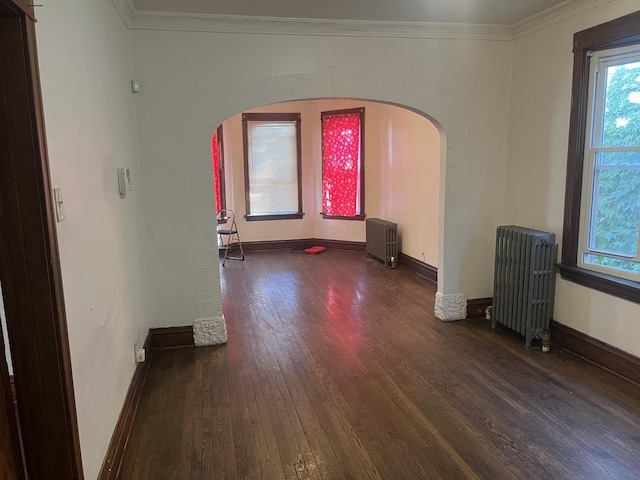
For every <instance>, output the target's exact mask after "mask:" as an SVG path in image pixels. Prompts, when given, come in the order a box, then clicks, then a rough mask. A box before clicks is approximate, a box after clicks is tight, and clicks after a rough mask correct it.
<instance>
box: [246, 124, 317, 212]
mask: <svg viewBox="0 0 640 480" xmlns="http://www.w3.org/2000/svg"><path fill="white" fill-rule="evenodd" d="M300 135H301V134H300V114H299V113H245V114H243V115H242V138H243V144H244V184H245V202H246V208H247V214H246V219H247V220H248V221H254V220H286V219H300V218H302V217H303V215H304V214H303V213H302V172H301V170H302V162H301V150H302V143H301V137H300Z"/></svg>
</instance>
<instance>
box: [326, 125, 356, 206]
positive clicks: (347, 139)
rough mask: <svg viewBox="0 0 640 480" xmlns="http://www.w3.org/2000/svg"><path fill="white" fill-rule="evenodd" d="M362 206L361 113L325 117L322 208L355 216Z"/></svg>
mask: <svg viewBox="0 0 640 480" xmlns="http://www.w3.org/2000/svg"><path fill="white" fill-rule="evenodd" d="M359 209H360V114H357V113H355V114H345V115H330V116H325V117H323V118H322V211H323V212H324V214H325V215H328V216H336V217H353V216H355V215H357V214H359V213H360V212H359Z"/></svg>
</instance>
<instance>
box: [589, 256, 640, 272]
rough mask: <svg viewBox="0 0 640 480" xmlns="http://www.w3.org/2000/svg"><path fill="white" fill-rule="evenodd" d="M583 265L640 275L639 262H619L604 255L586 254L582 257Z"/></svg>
mask: <svg viewBox="0 0 640 480" xmlns="http://www.w3.org/2000/svg"><path fill="white" fill-rule="evenodd" d="M584 263H590V264H591V265H601V266H603V267H609V268H615V269H616V270H622V271H623V272H630V273H640V262H633V261H631V260H620V259H618V258H611V257H607V256H605V255H592V254H590V253H587V254H585V255H584Z"/></svg>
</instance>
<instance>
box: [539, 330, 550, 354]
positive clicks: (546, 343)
mask: <svg viewBox="0 0 640 480" xmlns="http://www.w3.org/2000/svg"><path fill="white" fill-rule="evenodd" d="M538 338H539V339H540V340H542V351H543V352H545V353H547V352H549V351H550V350H551V332H550V331H549V330H542V331H541V332H540V333H538Z"/></svg>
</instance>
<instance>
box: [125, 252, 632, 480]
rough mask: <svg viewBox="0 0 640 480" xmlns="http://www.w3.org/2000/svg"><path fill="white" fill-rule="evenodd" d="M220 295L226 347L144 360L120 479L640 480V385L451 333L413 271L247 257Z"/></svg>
mask: <svg viewBox="0 0 640 480" xmlns="http://www.w3.org/2000/svg"><path fill="white" fill-rule="evenodd" d="M222 289H223V311H224V314H225V317H226V320H227V328H228V332H229V343H228V344H227V345H224V346H219V347H206V348H178V349H165V350H158V351H155V352H153V354H152V358H151V359H150V361H151V362H152V363H151V370H150V373H149V377H148V381H147V384H146V386H145V389H144V393H143V400H142V403H141V405H140V407H139V410H138V414H137V417H136V419H135V423H134V427H133V432H132V435H131V438H130V441H129V445H128V447H127V451H126V454H125V461H124V465H123V470H122V476H121V478H123V479H223V478H229V479H236V478H254V479H292V480H293V479H369V478H377V479H421V478H428V479H444V480H453V479H589V480H591V479H597V480H603V479H638V478H640V387H639V386H637V385H634V384H632V383H630V382H627V381H625V380H623V379H621V378H618V377H616V376H614V375H612V374H611V373H609V372H607V371H605V370H602V369H600V368H598V367H597V366H595V365H592V364H590V363H588V362H586V361H584V360H582V359H580V358H578V357H576V356H574V355H572V354H570V353H568V352H564V351H559V350H557V349H555V350H554V351H553V352H552V353H550V354H543V353H541V352H540V349H539V348H532V349H530V350H526V349H525V348H524V346H523V341H522V340H521V339H520V338H519V337H517V336H516V337H514V336H513V335H511V334H510V333H508V332H505V331H501V330H491V328H490V325H489V323H487V322H486V321H485V320H465V321H461V322H453V323H443V322H441V321H439V320H437V319H435V318H434V316H433V298H434V293H435V291H434V289H433V287H432V286H431V284H430V283H429V282H428V281H426V280H424V279H422V278H421V277H419V276H417V275H415V274H413V273H411V272H408V271H405V270H402V269H400V268H398V269H393V270H392V269H389V268H384V267H383V266H382V264H380V263H378V262H377V261H376V260H374V259H367V258H365V257H364V255H363V254H362V253H354V252H341V251H327V252H325V253H323V254H321V255H303V254H299V253H288V252H253V253H251V255H247V259H246V261H245V262H234V261H230V262H227V266H226V267H225V268H224V269H223V270H222ZM603 321H605V319H603Z"/></svg>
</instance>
